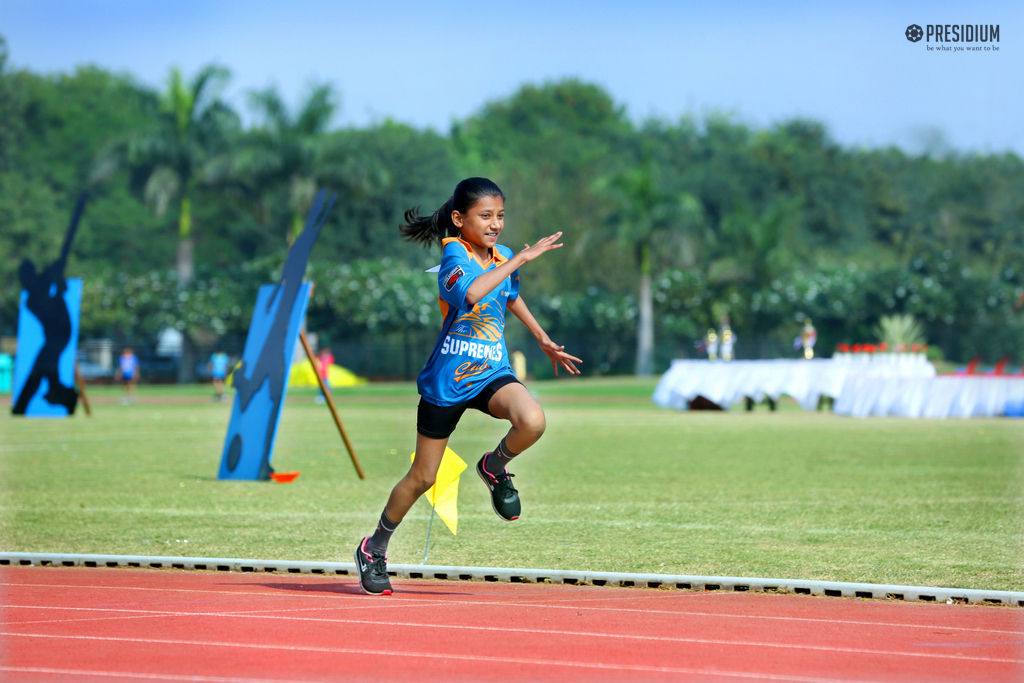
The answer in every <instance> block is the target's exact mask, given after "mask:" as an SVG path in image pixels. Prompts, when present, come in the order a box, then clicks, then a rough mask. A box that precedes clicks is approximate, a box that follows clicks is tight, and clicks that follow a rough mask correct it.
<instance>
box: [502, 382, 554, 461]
mask: <svg viewBox="0 0 1024 683" xmlns="http://www.w3.org/2000/svg"><path fill="white" fill-rule="evenodd" d="M487 409H488V410H490V411H491V415H494V416H495V417H498V418H501V419H504V420H508V421H509V422H511V423H512V428H511V429H509V430H508V434H507V435H506V436H505V445H506V446H507V447H508V450H509V451H511V452H512V453H513V454H516V455H518V454H519V453H522V452H523V451H525V450H526V449H527V448H529V447H530V446H532V445H533V444H535V443H537V440H538V439H540V437H541V435H543V434H544V429H545V428H546V427H547V421H546V420H545V418H544V409H543V408H541V407H540V404H539V403H537V399H535V398H534V397H533V396H532V395H531V394H530V391H529V390H528V389H527V388H526V387H524V386H523V385H522V384H519V383H518V382H515V383H512V384H506V385H505V386H503V387H502V388H500V389H498V390H497V391H496V392H495V393H494V396H492V397H491V400H490V402H489V403H488V404H487Z"/></svg>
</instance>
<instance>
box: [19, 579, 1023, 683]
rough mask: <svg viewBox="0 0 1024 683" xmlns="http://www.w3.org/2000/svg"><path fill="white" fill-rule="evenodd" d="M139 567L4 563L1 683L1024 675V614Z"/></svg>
mask: <svg viewBox="0 0 1024 683" xmlns="http://www.w3.org/2000/svg"><path fill="white" fill-rule="evenodd" d="M394 585H395V589H396V593H395V594H394V595H392V596H390V597H370V596H365V595H363V594H361V593H360V592H359V590H358V586H357V585H356V582H355V579H353V578H351V577H337V578H335V577H325V576H316V575H304V574H292V575H277V574H229V573H213V572H198V571H173V570H170V571H160V570H152V569H142V570H136V569H87V568H37V567H8V568H4V569H2V570H0V591H2V598H3V600H2V605H3V607H2V609H3V624H2V634H3V635H2V639H0V648H2V649H0V679H2V680H4V681H66V680H72V679H73V680H76V681H118V680H124V681H140V680H175V681H186V680H187V681H211V682H215V683H219V682H225V683H226V682H228V681H268V682H269V681H341V680H345V681H416V682H417V683H429V682H431V681H444V682H445V683H448V682H454V681H501V682H506V681H539V682H545V681H568V680H571V681H578V680H584V681H623V680H643V681H680V680H681V681H690V680H695V681H742V680H771V681H830V682H831V681H1022V680H1024V647H1022V642H1024V610H1022V609H1019V608H1004V607H991V606H969V605H945V604H938V605H936V604H926V603H902V602H886V601H873V600H852V599H844V598H819V597H809V596H796V595H770V594H757V593H733V592H723V591H714V592H705V593H698V592H686V591H669V590H655V589H635V588H608V587H601V588H594V587H582V586H564V585H536V584H499V583H475V582H473V583H471V582H450V583H449V582H445V581H429V580H428V581H414V580H403V581H395V582H394Z"/></svg>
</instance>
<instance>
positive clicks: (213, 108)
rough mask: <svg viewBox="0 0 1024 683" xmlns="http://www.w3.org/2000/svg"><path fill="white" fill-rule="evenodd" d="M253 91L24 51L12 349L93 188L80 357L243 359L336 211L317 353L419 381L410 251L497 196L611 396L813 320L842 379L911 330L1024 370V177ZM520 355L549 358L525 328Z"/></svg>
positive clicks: (540, 96) (314, 320)
mask: <svg viewBox="0 0 1024 683" xmlns="http://www.w3.org/2000/svg"><path fill="white" fill-rule="evenodd" d="M229 79H230V73H229V72H228V71H227V70H226V69H224V68H222V67H218V66H209V67H207V68H204V69H202V70H200V71H199V72H198V73H196V74H191V75H187V74H182V73H180V72H179V71H177V70H174V69H172V70H171V71H170V72H169V76H168V79H167V82H166V84H165V85H164V87H163V88H160V89H153V88H149V87H147V86H144V85H142V84H140V83H139V82H138V81H136V80H135V79H134V78H133V77H131V76H130V75H128V74H117V73H112V72H110V71H107V70H105V69H102V68H98V67H94V66H83V67H80V68H78V69H76V70H75V71H74V73H68V74H65V73H58V74H37V73H33V72H31V71H28V70H25V69H14V68H10V67H9V66H8V65H7V53H6V50H5V48H4V47H3V44H2V42H0V250H2V251H3V252H4V253H5V254H8V255H9V257H8V258H6V259H4V260H3V261H2V262H0V283H2V285H3V287H2V289H0V334H2V335H13V334H14V331H15V328H16V324H17V310H18V290H19V286H18V282H17V267H18V264H19V263H20V261H21V259H22V258H26V257H27V258H30V259H32V260H34V261H36V262H37V263H38V262H43V261H47V260H52V259H53V258H54V257H55V256H56V254H57V251H58V250H59V245H60V241H61V237H62V236H63V231H64V229H65V227H66V224H67V220H68V216H69V215H70V212H71V207H72V206H73V203H74V201H75V198H76V197H77V195H78V193H79V192H80V191H81V190H83V189H87V190H88V191H89V192H90V196H91V200H90V205H89V207H88V209H87V211H86V214H85V217H84V218H83V220H82V224H81V228H80V230H79V234H78V237H77V238H76V242H75V245H74V249H73V252H72V259H71V262H70V264H69V267H68V273H69V275H70V276H80V277H83V278H84V280H85V290H84V293H83V312H82V327H81V335H82V337H83V338H88V337H112V338H114V339H117V340H119V341H123V342H126V343H134V344H137V345H145V344H146V343H148V342H150V341H151V340H152V339H153V338H154V337H155V335H156V334H157V333H158V332H159V330H160V329H162V328H164V327H175V328H177V329H179V330H181V331H182V332H183V333H185V336H186V339H188V340H189V344H190V345H192V346H195V347H196V348H206V347H208V346H209V345H212V344H214V343H216V342H217V340H221V341H223V342H225V343H227V344H228V345H232V344H233V345H235V346H238V345H239V344H240V340H241V339H244V334H245V331H246V329H247V326H248V320H249V317H250V316H251V312H252V306H253V303H254V301H255V287H256V286H258V285H259V284H261V283H266V282H272V281H273V280H274V279H275V276H276V272H275V271H276V269H277V268H279V267H280V265H281V263H283V260H284V253H285V250H286V249H287V247H288V244H289V243H290V240H291V238H292V236H294V235H295V234H296V231H297V230H298V229H300V228H301V224H302V222H303V220H304V216H305V213H306V211H307V210H308V207H309V204H310V202H311V201H312V198H313V196H314V195H315V193H316V191H317V190H318V189H320V188H328V189H330V190H333V191H336V192H338V203H337V204H336V206H335V209H334V211H333V212H332V215H331V216H330V218H329V220H328V224H327V225H326V226H325V228H324V230H323V232H322V234H321V236H320V238H319V240H318V243H317V245H316V247H315V248H314V250H313V254H312V258H311V263H310V270H309V273H308V276H309V278H310V279H311V280H312V281H314V282H315V283H316V289H315V292H314V297H313V300H312V302H311V305H310V311H309V328H310V329H311V330H314V331H316V332H318V333H319V335H320V337H321V339H322V340H324V341H326V342H327V343H330V344H332V346H342V345H347V346H345V348H348V349H353V350H354V349H357V348H366V347H370V348H376V349H378V350H386V349H392V350H393V353H394V357H393V358H389V359H387V360H385V361H379V362H378V365H373V362H371V360H370V359H369V357H370V356H372V355H373V354H365V356H366V357H365V358H363V359H362V360H357V362H353V363H350V365H354V366H355V367H354V369H356V370H357V371H360V369H362V370H364V371H366V372H368V374H374V375H381V376H387V375H391V376H401V375H406V374H408V372H409V371H408V370H407V369H406V366H409V367H413V368H415V366H416V365H417V364H419V363H421V362H422V359H421V358H419V359H418V360H417V359H416V358H414V361H413V362H409V361H408V360H407V359H401V358H400V357H401V356H409V355H410V354H412V355H413V356H416V354H420V355H424V354H425V352H424V349H427V350H429V347H430V345H431V344H432V343H433V338H434V335H436V332H437V326H438V324H439V313H438V311H437V304H436V284H435V282H434V280H433V276H431V275H429V274H426V273H424V270H425V269H426V268H428V267H430V266H432V265H436V263H437V261H438V258H439V253H438V252H437V251H436V249H435V250H434V251H433V252H429V251H427V252H425V251H424V250H423V249H422V248H420V247H417V246H414V245H412V244H409V243H405V242H402V241H401V240H400V238H399V234H398V231H397V229H396V228H397V226H398V224H399V223H400V222H401V221H402V215H403V212H404V211H405V210H406V209H409V208H412V207H414V206H420V207H422V208H423V210H433V209H435V208H436V207H438V206H440V205H441V203H443V202H444V200H445V199H446V198H447V197H448V195H449V194H450V192H451V190H452V188H453V187H454V185H455V184H456V183H457V182H458V181H459V180H460V179H461V178H463V177H467V176H470V175H483V176H487V177H490V178H492V179H494V180H495V181H496V182H497V183H498V184H499V185H500V186H501V187H502V189H503V190H504V191H505V193H506V195H507V197H508V199H507V202H506V211H507V218H506V228H505V230H506V233H505V235H503V237H502V242H503V243H506V244H509V245H510V246H512V247H513V248H519V247H521V245H522V244H524V243H532V241H533V240H535V239H537V238H538V237H541V236H544V235H547V234H550V233H552V232H555V231H557V230H561V231H563V232H564V233H565V238H564V240H565V243H566V247H565V248H564V249H562V250H561V251H560V252H558V254H557V255H555V256H553V257H552V258H549V259H541V260H539V261H538V262H536V263H533V264H531V266H530V271H529V273H524V278H523V296H524V297H525V298H526V300H527V301H528V302H529V303H530V306H531V309H533V310H534V312H535V314H536V315H537V317H538V319H540V320H541V322H542V324H544V325H545V327H546V329H548V330H549V332H550V333H551V334H552V336H553V337H556V338H559V339H561V340H563V341H560V343H566V344H567V345H569V344H572V345H573V346H572V348H573V352H574V353H577V354H579V355H581V356H582V357H583V358H584V360H585V367H586V368H587V369H588V371H589V372H596V373H617V372H640V373H649V372H657V371H660V370H662V369H664V368H665V367H666V366H667V364H668V362H669V360H671V358H673V357H680V356H684V355H690V356H692V355H694V354H695V353H696V352H695V348H694V342H695V341H697V340H699V339H700V338H701V337H702V336H703V335H704V334H705V332H706V331H707V330H708V328H711V327H718V326H719V324H720V323H721V321H722V320H723V319H724V318H725V317H728V319H729V321H730V324H731V327H732V329H733V330H734V331H735V332H736V334H737V336H738V346H737V354H738V356H739V357H747V358H751V357H775V356H779V355H794V354H793V350H792V347H791V342H792V339H793V337H794V336H795V335H796V334H797V333H798V332H799V329H800V327H801V326H802V325H803V321H804V318H806V317H811V318H812V319H813V320H814V324H815V325H816V327H817V329H818V332H819V345H820V346H819V349H821V350H823V351H824V353H825V355H828V353H829V350H830V349H831V348H833V347H834V346H835V344H838V343H851V344H852V343H858V342H871V341H875V339H874V333H873V330H874V329H875V327H876V326H877V323H878V321H879V318H880V317H881V316H883V315H890V314H895V313H910V314H913V315H914V316H915V318H916V319H917V320H918V321H919V322H920V323H921V325H922V326H923V328H924V331H925V336H926V338H927V340H928V342H929V344H930V346H931V348H933V349H934V352H935V353H941V354H944V355H945V356H946V357H948V358H950V359H952V360H955V361H961V362H965V361H966V360H968V359H970V358H972V357H974V356H976V355H981V356H983V357H984V358H985V359H986V360H988V361H990V362H994V361H995V360H997V359H998V358H1000V357H1002V356H1004V355H1009V356H1011V358H1012V359H1013V360H1014V361H1016V362H1020V361H1021V360H1024V358H1022V356H1024V316H1022V314H1021V312H1020V311H1019V307H1020V301H1021V296H1022V293H1024V274H1022V273H1021V272H1020V271H1021V268H1022V266H1021V264H1022V263H1024V229H1022V228H1024V164H1022V162H1021V159H1020V158H1019V157H1018V156H1017V155H1015V154H1013V153H1009V152H1007V153H989V154H980V153H954V152H948V151H947V152H933V153H920V154H910V153H908V152H906V151H903V150H901V149H898V148H895V147H886V148H852V147H843V146H842V145H839V144H838V143H837V142H836V141H835V140H834V139H833V138H832V137H831V136H830V135H829V132H828V130H827V129H826V127H825V126H824V125H822V124H821V123H819V122H816V121H813V120H807V119H794V120H788V121H782V122H779V123H777V124H775V125H772V126H770V127H767V128H760V129H759V128H755V127H752V126H749V125H747V124H746V123H744V122H743V121H742V120H740V119H739V118H737V117H735V116H730V115H726V114H718V113H711V114H708V115H705V116H701V117H696V116H690V115H686V116H682V117H680V118H678V119H675V120H667V119H661V118H650V119H646V120H643V121H639V122H637V121H634V120H632V119H631V118H630V117H629V116H628V115H627V113H626V110H625V108H624V107H623V106H622V105H621V104H619V103H617V102H616V101H615V100H614V98H613V97H612V96H611V95H610V94H609V93H608V92H606V91H605V90H603V89H602V88H601V87H599V86H597V85H594V84H590V83H586V82H582V81H579V80H575V79H565V80H561V81H556V82H549V83H543V84H527V85H523V86H522V87H520V88H519V89H518V90H517V91H516V92H514V93H512V94H510V95H509V96H508V97H506V98H503V99H499V100H495V101H492V102H488V103H487V104H485V105H484V106H482V107H481V108H480V110H478V111H477V112H475V113H474V114H473V115H472V116H469V117H468V118H466V119H464V120H460V121H456V122H455V123H453V125H452V126H451V128H450V129H449V130H448V131H445V132H437V131H433V130H429V129H419V128H416V127H414V126H409V125H406V124H403V123H400V122H397V121H393V120H384V121H381V122H378V123H375V124H372V125H369V126H365V127H337V126H334V125H332V121H333V119H334V116H335V115H336V113H337V112H338V111H339V109H340V107H341V105H342V102H341V97H340V95H339V93H338V92H337V91H336V90H335V89H334V88H332V87H331V86H330V85H328V84H314V85H312V86H310V87H309V88H308V90H307V92H306V93H305V96H304V97H303V98H302V100H301V101H300V102H299V103H298V104H297V105H295V106H290V105H289V104H288V103H286V102H285V101H284V100H283V98H282V97H281V95H280V93H279V92H278V91H277V90H275V89H274V88H267V89H263V90H255V91H252V92H249V93H248V94H247V100H246V102H245V107H246V113H247V114H248V115H249V117H248V119H247V120H249V121H251V122H252V123H250V124H244V123H243V117H242V116H241V115H240V112H239V111H236V110H235V109H234V108H233V107H231V106H229V105H228V104H227V103H226V102H225V101H224V99H223V98H222V93H223V90H224V87H225V85H226V84H227V83H228V82H229ZM509 337H510V338H509V343H510V345H511V346H522V348H523V350H524V351H527V352H528V353H531V352H532V347H533V345H532V344H530V343H528V341H527V340H526V339H525V338H524V333H523V331H522V330H518V329H517V328H514V327H512V326H510V330H509ZM239 350H240V347H239ZM354 353H355V351H353V354H354ZM385 355H386V354H385ZM339 362H342V363H343V364H345V360H344V359H340V360H339ZM371 366H372V367H371ZM389 366H390V367H392V368H393V370H394V371H393V372H391V371H389V369H388V368H389ZM536 367H537V368H538V370H539V369H540V368H542V367H543V365H542V364H540V363H538V364H536Z"/></svg>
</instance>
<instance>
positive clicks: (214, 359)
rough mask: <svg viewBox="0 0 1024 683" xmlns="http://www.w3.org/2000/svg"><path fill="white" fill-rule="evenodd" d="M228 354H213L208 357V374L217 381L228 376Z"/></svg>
mask: <svg viewBox="0 0 1024 683" xmlns="http://www.w3.org/2000/svg"><path fill="white" fill-rule="evenodd" d="M229 363H230V360H229V359H228V354H226V353H215V354H213V355H212V356H210V374H211V375H213V376H214V377H216V378H217V379H224V378H225V377H227V376H228V364H229Z"/></svg>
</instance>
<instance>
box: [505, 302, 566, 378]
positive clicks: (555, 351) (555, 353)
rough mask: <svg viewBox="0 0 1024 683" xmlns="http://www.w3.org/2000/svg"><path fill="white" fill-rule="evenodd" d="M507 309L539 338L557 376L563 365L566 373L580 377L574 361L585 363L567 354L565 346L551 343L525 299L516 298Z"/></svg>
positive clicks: (538, 340)
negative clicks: (559, 368) (559, 367)
mask: <svg viewBox="0 0 1024 683" xmlns="http://www.w3.org/2000/svg"><path fill="white" fill-rule="evenodd" d="M506 309H507V310H509V311H512V313H513V314H514V315H515V316H516V317H517V318H519V319H520V320H521V321H523V324H524V325H526V329H528V330H530V333H531V334H532V335H533V336H534V337H536V338H537V343H538V344H540V349H541V351H543V352H544V353H545V354H547V357H548V358H550V359H551V367H552V368H554V371H555V376H556V377H557V376H558V366H559V365H561V366H562V367H563V368H565V370H566V372H568V373H569V374H570V375H578V374H580V371H579V370H578V369H577V368H576V366H575V365H573V361H575V362H576V363H582V362H583V361H582V360H580V359H579V358H577V357H576V356H570V355H569V354H568V353H566V352H565V347H564V346H559V345H558V344H556V343H555V342H553V341H551V338H550V337H548V335H547V333H546V332H545V331H544V329H543V328H542V327H541V326H540V323H538V322H537V319H536V318H534V317H533V314H532V313H530V309H529V308H527V307H526V302H525V301H523V297H521V296H520V297H516V298H515V299H512V300H511V301H509V302H508V304H507V305H506Z"/></svg>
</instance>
